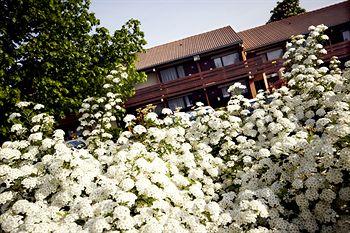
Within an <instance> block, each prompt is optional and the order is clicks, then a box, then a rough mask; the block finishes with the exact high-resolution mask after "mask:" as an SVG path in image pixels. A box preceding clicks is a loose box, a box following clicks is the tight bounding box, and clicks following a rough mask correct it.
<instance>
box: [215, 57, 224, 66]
mask: <svg viewBox="0 0 350 233" xmlns="http://www.w3.org/2000/svg"><path fill="white" fill-rule="evenodd" d="M214 63H215V67H216V68H219V67H222V62H221V58H220V57H219V58H215V59H214Z"/></svg>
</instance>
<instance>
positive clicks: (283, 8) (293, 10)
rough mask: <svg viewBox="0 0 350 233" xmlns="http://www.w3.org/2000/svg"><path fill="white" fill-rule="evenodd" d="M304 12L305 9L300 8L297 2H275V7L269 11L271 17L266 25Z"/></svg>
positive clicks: (284, 0)
mask: <svg viewBox="0 0 350 233" xmlns="http://www.w3.org/2000/svg"><path fill="white" fill-rule="evenodd" d="M304 12H305V9H304V8H301V7H300V2H299V0H283V1H282V2H277V6H276V7H275V8H274V9H273V10H272V11H270V13H271V17H270V19H269V21H268V22H267V23H271V22H274V21H278V20H281V19H285V18H288V17H291V16H294V15H298V14H301V13H304Z"/></svg>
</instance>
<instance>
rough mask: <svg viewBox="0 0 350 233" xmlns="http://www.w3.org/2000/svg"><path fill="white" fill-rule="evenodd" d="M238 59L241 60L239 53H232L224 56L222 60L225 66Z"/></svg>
mask: <svg viewBox="0 0 350 233" xmlns="http://www.w3.org/2000/svg"><path fill="white" fill-rule="evenodd" d="M238 61H239V56H238V53H232V54H229V55H226V56H223V57H222V62H223V63H224V66H229V65H232V64H235V63H237V62H238Z"/></svg>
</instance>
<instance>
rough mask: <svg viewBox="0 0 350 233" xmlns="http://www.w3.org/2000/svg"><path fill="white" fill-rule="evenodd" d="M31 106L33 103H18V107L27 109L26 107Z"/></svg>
mask: <svg viewBox="0 0 350 233" xmlns="http://www.w3.org/2000/svg"><path fill="white" fill-rule="evenodd" d="M30 104H31V102H26V101H22V102H18V103H17V104H16V107H19V108H25V107H28V106H29V105H30Z"/></svg>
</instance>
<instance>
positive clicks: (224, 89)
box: [221, 86, 230, 98]
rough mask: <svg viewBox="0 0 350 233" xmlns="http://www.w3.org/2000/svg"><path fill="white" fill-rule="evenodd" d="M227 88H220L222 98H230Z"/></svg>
mask: <svg viewBox="0 0 350 233" xmlns="http://www.w3.org/2000/svg"><path fill="white" fill-rule="evenodd" d="M229 87H230V86H225V87H222V88H221V92H222V96H223V97H224V98H227V97H230V93H229V92H228V88H229Z"/></svg>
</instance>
